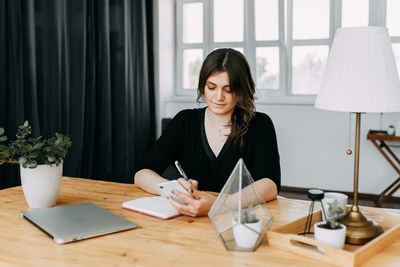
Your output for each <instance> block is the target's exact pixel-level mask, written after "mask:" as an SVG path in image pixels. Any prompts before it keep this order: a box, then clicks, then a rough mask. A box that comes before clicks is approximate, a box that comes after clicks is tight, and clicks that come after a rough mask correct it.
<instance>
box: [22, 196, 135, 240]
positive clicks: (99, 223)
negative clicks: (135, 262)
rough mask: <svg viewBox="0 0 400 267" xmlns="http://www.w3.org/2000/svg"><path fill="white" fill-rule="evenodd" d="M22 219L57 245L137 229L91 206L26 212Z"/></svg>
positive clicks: (89, 204)
mask: <svg viewBox="0 0 400 267" xmlns="http://www.w3.org/2000/svg"><path fill="white" fill-rule="evenodd" d="M21 215H22V217H24V218H25V219H27V220H28V221H30V222H31V223H32V224H34V225H35V226H37V227H38V228H40V229H41V230H42V231H44V232H45V233H46V234H48V235H49V236H50V237H52V238H53V239H54V241H56V242H57V243H59V244H63V243H68V242H72V241H77V240H81V239H85V238H90V237H94V236H99V235H105V234H110V233H114V232H119V231H123V230H128V229H133V228H136V227H137V225H136V224H135V223H133V222H131V221H128V220H126V219H124V218H122V217H120V216H118V215H116V214H114V213H112V212H109V211H108V210H106V209H103V208H101V207H99V206H96V205H95V204H93V203H81V204H74V205H65V206H57V207H52V208H44V209H36V210H27V211H23V212H22V213H21Z"/></svg>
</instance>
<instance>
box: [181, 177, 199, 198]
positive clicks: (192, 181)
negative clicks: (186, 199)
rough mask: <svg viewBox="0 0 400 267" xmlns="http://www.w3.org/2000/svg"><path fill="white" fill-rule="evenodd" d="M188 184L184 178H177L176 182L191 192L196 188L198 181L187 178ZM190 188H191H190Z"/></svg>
mask: <svg viewBox="0 0 400 267" xmlns="http://www.w3.org/2000/svg"><path fill="white" fill-rule="evenodd" d="M189 181H190V184H189V183H188V182H187V181H186V180H185V179H184V178H179V179H178V182H179V183H180V184H181V185H183V187H185V188H186V190H187V191H188V192H189V193H190V194H191V193H192V192H193V190H197V187H198V185H199V182H198V181H197V180H193V179H189ZM190 189H192V190H190Z"/></svg>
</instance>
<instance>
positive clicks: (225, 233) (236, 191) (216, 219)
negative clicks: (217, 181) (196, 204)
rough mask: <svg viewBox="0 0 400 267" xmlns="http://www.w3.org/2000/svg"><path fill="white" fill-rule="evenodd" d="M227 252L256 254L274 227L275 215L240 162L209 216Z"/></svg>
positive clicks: (241, 161)
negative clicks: (273, 219)
mask: <svg viewBox="0 0 400 267" xmlns="http://www.w3.org/2000/svg"><path fill="white" fill-rule="evenodd" d="M208 216H209V217H210V219H211V221H212V223H213V225H214V227H215V229H216V230H217V233H218V234H219V236H220V238H221V240H222V242H223V243H224V245H225V247H226V249H228V250H234V251H254V250H255V249H256V248H257V247H258V245H259V244H260V243H261V241H262V240H263V238H264V235H265V231H266V230H267V229H268V228H269V227H270V226H271V224H272V214H271V212H270V211H269V209H268V208H267V206H266V204H265V201H264V198H263V197H262V196H261V194H260V193H259V192H258V191H257V188H256V187H255V185H254V181H253V178H252V177H251V175H250V173H249V171H248V170H247V168H246V166H245V164H244V162H243V160H242V159H239V161H238V163H237V164H236V166H235V168H234V169H233V171H232V173H231V175H230V176H229V179H228V181H227V182H226V183H225V185H224V187H223V188H222V191H221V193H220V194H219V196H218V198H217V200H216V201H215V202H214V205H213V206H212V208H211V210H210V212H209V213H208Z"/></svg>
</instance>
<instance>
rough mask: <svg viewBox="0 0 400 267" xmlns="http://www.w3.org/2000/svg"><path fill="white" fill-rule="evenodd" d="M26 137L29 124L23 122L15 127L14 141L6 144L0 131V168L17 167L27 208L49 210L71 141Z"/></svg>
mask: <svg viewBox="0 0 400 267" xmlns="http://www.w3.org/2000/svg"><path fill="white" fill-rule="evenodd" d="M30 134H31V125H30V124H29V122H28V121H25V123H24V124H23V125H21V126H19V129H18V131H17V134H16V140H14V141H10V142H8V143H6V141H7V136H5V135H4V129H3V128H0V165H1V164H4V163H15V164H19V165H20V172H21V184H22V189H23V191H24V195H25V199H26V201H27V203H28V205H29V207H31V208H45V207H51V206H54V205H55V204H56V202H57V199H58V194H59V191H60V186H61V179H62V166H63V160H64V159H65V156H66V154H67V152H68V149H69V148H70V147H71V141H70V138H69V137H68V136H64V135H62V134H58V133H56V134H55V136H54V137H51V138H48V139H44V138H42V137H41V136H39V137H36V138H32V137H29V136H30Z"/></svg>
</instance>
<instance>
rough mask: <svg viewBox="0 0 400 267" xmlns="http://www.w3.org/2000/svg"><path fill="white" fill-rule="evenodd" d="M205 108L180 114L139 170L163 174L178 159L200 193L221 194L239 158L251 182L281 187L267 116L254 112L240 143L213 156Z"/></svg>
mask: <svg viewBox="0 0 400 267" xmlns="http://www.w3.org/2000/svg"><path fill="white" fill-rule="evenodd" d="M204 115H205V108H202V109H190V110H183V111H181V112H179V113H178V114H177V115H176V116H175V117H174V118H173V119H172V120H171V122H170V123H169V124H168V126H167V128H166V129H165V131H164V132H163V134H162V135H161V137H160V138H159V139H158V140H157V142H156V143H155V145H154V146H153V148H152V149H151V150H150V152H149V153H148V154H147V156H146V157H145V159H144V161H143V164H142V168H143V169H151V170H153V171H155V172H157V173H158V174H160V175H161V174H162V173H163V172H164V170H165V169H166V168H167V167H168V166H169V165H170V164H172V165H174V161H175V160H178V161H179V162H180V164H181V165H182V167H183V169H184V170H185V172H186V174H187V175H188V177H189V178H191V179H195V180H197V181H198V182H199V190H207V191H214V192H220V191H221V189H222V187H223V186H224V184H225V182H226V181H227V179H228V178H229V175H230V174H231V172H232V170H233V168H234V167H235V165H236V163H237V162H238V160H239V159H240V158H242V159H243V161H244V163H245V165H246V167H247V169H248V170H249V172H250V174H251V176H252V178H253V179H254V180H259V179H261V178H269V179H271V180H272V181H274V182H275V184H276V186H277V188H278V192H279V190H280V187H281V172H280V164H279V153H278V146H277V141H276V134H275V129H274V125H273V123H272V121H271V119H270V118H269V116H268V115H266V114H264V113H259V112H256V115H255V117H254V118H253V119H252V120H251V122H250V125H249V129H248V131H247V133H246V135H245V136H244V139H243V140H244V145H243V146H240V142H236V143H225V144H224V146H223V147H222V149H221V152H220V153H219V154H218V156H217V157H216V156H215V155H214V153H213V151H212V150H211V148H210V146H209V144H208V141H207V137H206V132H205V128H204Z"/></svg>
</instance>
